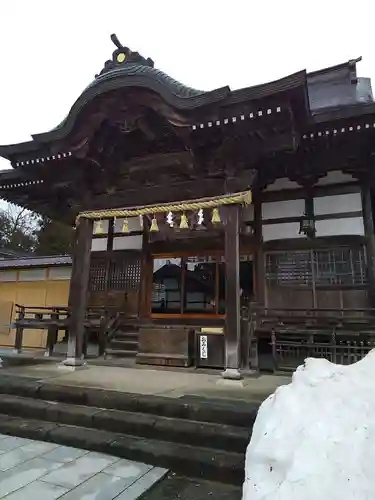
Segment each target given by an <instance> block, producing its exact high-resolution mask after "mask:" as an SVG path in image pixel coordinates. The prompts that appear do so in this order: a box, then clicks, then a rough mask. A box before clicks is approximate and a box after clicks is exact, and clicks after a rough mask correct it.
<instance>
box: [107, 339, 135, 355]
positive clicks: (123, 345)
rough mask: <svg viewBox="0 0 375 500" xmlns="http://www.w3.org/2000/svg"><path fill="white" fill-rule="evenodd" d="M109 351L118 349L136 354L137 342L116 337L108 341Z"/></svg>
mask: <svg viewBox="0 0 375 500" xmlns="http://www.w3.org/2000/svg"><path fill="white" fill-rule="evenodd" d="M109 349H119V350H123V351H134V352H135V353H137V352H138V341H137V340H134V339H133V340H123V339H122V338H121V339H118V338H117V337H116V336H115V337H114V338H113V339H112V340H111V341H110V343H109Z"/></svg>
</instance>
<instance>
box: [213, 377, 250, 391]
mask: <svg viewBox="0 0 375 500" xmlns="http://www.w3.org/2000/svg"><path fill="white" fill-rule="evenodd" d="M216 385H221V386H222V387H227V388H232V389H242V388H243V387H245V382H244V380H243V379H237V380H236V379H229V378H219V380H218V381H217V382H216Z"/></svg>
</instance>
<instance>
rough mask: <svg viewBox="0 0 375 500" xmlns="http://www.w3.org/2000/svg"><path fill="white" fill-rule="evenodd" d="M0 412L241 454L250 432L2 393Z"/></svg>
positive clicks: (226, 426) (207, 423) (216, 425)
mask: <svg viewBox="0 0 375 500" xmlns="http://www.w3.org/2000/svg"><path fill="white" fill-rule="evenodd" d="M0 413H1V414H6V415H11V416H14V417H24V418H31V419H35V420H47V421H49V422H57V423H61V424H67V425H77V426H80V427H89V428H94V429H99V430H104V431H111V432H119V433H121V434H127V435H132V436H138V437H143V438H147V439H155V440H161V441H168V442H174V443H181V444H188V445H191V446H201V445H202V444H204V446H205V447H208V448H213V449H216V450H227V451H233V452H237V453H245V450H246V446H247V444H248V442H249V437H250V431H249V430H248V429H245V428H244V427H235V426H230V425H223V424H215V423H210V422H198V421H193V420H186V419H179V418H170V417H163V416H160V415H151V414H147V413H146V414H144V413H136V412H127V411H120V410H107V409H101V408H97V407H88V406H83V405H74V404H65V403H56V402H49V401H43V400H38V399H32V398H25V397H20V396H13V395H5V394H3V395H2V397H1V405H0Z"/></svg>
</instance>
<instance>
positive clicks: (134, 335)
mask: <svg viewBox="0 0 375 500" xmlns="http://www.w3.org/2000/svg"><path fill="white" fill-rule="evenodd" d="M113 337H114V338H117V339H124V340H138V332H135V331H129V332H127V331H123V330H116V331H115V333H114V336H113Z"/></svg>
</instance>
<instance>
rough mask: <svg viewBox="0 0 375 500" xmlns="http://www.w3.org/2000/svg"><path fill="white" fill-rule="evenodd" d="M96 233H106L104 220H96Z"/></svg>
mask: <svg viewBox="0 0 375 500" xmlns="http://www.w3.org/2000/svg"><path fill="white" fill-rule="evenodd" d="M94 234H104V226H103V221H102V220H96V221H95V224H94Z"/></svg>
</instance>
